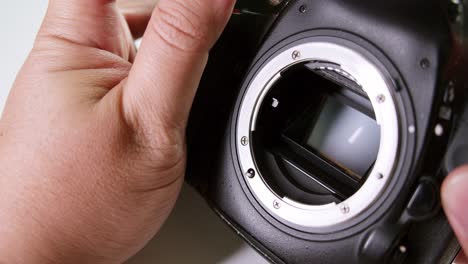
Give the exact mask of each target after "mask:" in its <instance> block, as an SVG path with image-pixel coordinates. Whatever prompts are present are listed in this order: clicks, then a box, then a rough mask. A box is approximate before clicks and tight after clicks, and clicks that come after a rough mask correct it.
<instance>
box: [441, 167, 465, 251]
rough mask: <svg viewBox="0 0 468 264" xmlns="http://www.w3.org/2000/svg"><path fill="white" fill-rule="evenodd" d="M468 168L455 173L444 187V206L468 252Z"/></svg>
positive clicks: (462, 168) (462, 244) (448, 178)
mask: <svg viewBox="0 0 468 264" xmlns="http://www.w3.org/2000/svg"><path fill="white" fill-rule="evenodd" d="M467 190H468V166H463V167H460V168H458V169H456V170H455V171H453V172H452V173H451V174H450V175H449V176H448V177H447V179H446V180H445V181H444V184H443V185H442V204H443V207H444V210H445V213H446V215H447V218H448V220H449V222H450V224H451V225H452V228H453V230H454V231H455V234H456V235H457V238H458V240H459V242H460V244H461V246H462V248H463V249H464V252H468V211H467V210H465V207H466V204H468V191H467Z"/></svg>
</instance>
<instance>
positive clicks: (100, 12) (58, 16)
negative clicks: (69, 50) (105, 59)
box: [36, 0, 133, 57]
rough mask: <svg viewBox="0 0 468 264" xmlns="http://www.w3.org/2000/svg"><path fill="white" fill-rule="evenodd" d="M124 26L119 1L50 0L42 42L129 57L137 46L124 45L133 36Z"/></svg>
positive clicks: (40, 38)
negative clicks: (95, 49) (75, 46)
mask: <svg viewBox="0 0 468 264" xmlns="http://www.w3.org/2000/svg"><path fill="white" fill-rule="evenodd" d="M124 23H125V20H124V18H123V15H122V14H121V13H120V12H119V10H118V8H117V4H116V1H115V0H50V1H49V7H48V9H47V13H46V16H45V19H44V22H43V24H42V27H41V29H40V31H39V34H38V42H40V43H41V40H43V39H45V40H46V41H45V46H46V45H47V43H48V42H49V40H51V39H54V40H57V41H62V42H68V43H69V44H70V43H71V44H77V45H80V46H86V47H94V48H99V49H103V50H107V51H110V52H112V53H115V54H118V55H121V56H122V57H129V54H128V53H129V52H130V51H131V50H132V49H131V47H129V46H130V45H133V43H131V41H124V40H125V38H124V36H129V35H130V31H129V30H128V27H127V26H126V25H125V26H122V25H124ZM129 39H130V40H131V38H129ZM36 44H37V43H36Z"/></svg>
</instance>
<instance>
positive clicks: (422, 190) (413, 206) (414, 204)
mask: <svg viewBox="0 0 468 264" xmlns="http://www.w3.org/2000/svg"><path fill="white" fill-rule="evenodd" d="M438 197H439V196H438V188H437V187H436V186H435V184H434V183H433V182H432V181H429V180H422V181H421V182H420V183H419V186H418V187H417V188H416V191H415V192H414V194H413V196H412V197H411V200H410V202H409V203H408V207H407V211H408V213H409V214H410V216H412V217H414V218H416V219H419V218H425V217H428V216H430V215H432V213H433V212H434V211H435V209H437V206H438V203H439V199H438Z"/></svg>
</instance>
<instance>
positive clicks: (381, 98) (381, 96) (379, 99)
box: [377, 94, 386, 104]
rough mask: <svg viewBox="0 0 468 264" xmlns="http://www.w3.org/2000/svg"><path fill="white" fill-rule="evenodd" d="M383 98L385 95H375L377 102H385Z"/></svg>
mask: <svg viewBox="0 0 468 264" xmlns="http://www.w3.org/2000/svg"><path fill="white" fill-rule="evenodd" d="M385 99H386V98H385V95H383V94H379V95H377V103H379V104H383V103H384V102H385Z"/></svg>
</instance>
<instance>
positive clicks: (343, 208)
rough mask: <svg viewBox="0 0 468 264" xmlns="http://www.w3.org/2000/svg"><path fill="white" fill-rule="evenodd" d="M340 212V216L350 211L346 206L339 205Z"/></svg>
mask: <svg viewBox="0 0 468 264" xmlns="http://www.w3.org/2000/svg"><path fill="white" fill-rule="evenodd" d="M340 211H341V213H342V214H347V213H349V211H350V208H349V206H348V205H347V204H342V205H340Z"/></svg>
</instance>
